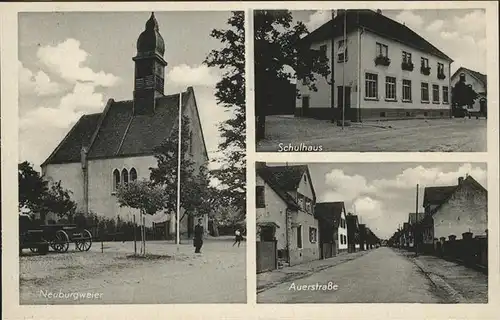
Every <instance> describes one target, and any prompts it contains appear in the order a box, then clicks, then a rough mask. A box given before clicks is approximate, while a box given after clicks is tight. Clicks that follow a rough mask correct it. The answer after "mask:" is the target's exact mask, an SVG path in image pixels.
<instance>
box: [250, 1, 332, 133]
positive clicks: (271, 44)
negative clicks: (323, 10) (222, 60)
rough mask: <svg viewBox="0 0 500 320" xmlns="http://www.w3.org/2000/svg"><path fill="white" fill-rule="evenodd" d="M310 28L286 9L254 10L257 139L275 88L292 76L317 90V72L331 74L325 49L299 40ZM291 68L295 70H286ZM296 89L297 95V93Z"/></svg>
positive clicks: (263, 130)
mask: <svg viewBox="0 0 500 320" xmlns="http://www.w3.org/2000/svg"><path fill="white" fill-rule="evenodd" d="M307 34H309V31H308V30H307V27H306V26H305V25H304V23H303V22H301V21H298V22H296V23H293V18H292V14H291V12H290V11H288V10H256V11H255V13H254V37H255V41H254V51H255V56H254V59H255V108H256V110H255V114H256V116H257V119H256V120H257V121H256V139H257V140H260V139H263V138H264V137H265V117H266V113H267V110H268V109H269V108H272V103H274V102H275V101H276V99H275V96H274V95H275V94H276V93H275V92H273V89H274V88H276V87H277V86H278V85H279V83H280V82H282V81H284V80H285V81H290V80H291V79H293V78H296V79H297V80H301V81H303V83H304V84H306V85H307V87H308V88H309V89H310V90H312V91H317V87H316V84H315V81H316V79H317V76H318V75H319V76H322V77H324V78H326V77H327V76H328V75H329V74H330V68H329V66H328V58H327V57H326V53H325V52H323V51H320V50H313V49H311V48H310V46H309V44H308V43H306V42H304V40H302V39H303V38H304V37H305V36H306V35H307ZM290 68H291V69H292V70H293V72H294V73H295V74H292V73H291V72H289V70H290ZM298 96H299V95H298V92H297V97H298Z"/></svg>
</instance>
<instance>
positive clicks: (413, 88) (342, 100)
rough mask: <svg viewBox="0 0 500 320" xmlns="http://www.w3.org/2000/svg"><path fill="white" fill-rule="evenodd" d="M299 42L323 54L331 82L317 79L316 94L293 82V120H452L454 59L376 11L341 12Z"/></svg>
mask: <svg viewBox="0 0 500 320" xmlns="http://www.w3.org/2000/svg"><path fill="white" fill-rule="evenodd" d="M344 26H345V37H344ZM302 41H303V44H302V45H304V46H306V47H309V48H310V49H312V50H320V51H323V52H325V54H326V56H327V58H328V60H329V64H330V67H331V68H332V69H333V77H330V78H329V79H324V78H320V79H318V80H317V82H316V86H317V89H318V90H317V91H316V92H315V91H311V90H309V89H308V88H307V86H306V84H307V83H304V82H302V81H300V79H299V80H298V81H297V89H298V91H299V93H300V97H299V98H298V99H297V100H296V108H295V115H296V116H303V117H313V118H318V119H328V120H335V119H337V120H338V119H341V117H342V112H343V110H345V113H344V118H345V119H346V120H350V121H364V120H381V119H406V118H415V117H424V118H448V117H450V116H451V104H450V100H451V93H450V92H451V90H450V87H451V85H450V65H451V63H452V62H453V60H452V59H451V58H450V57H448V56H447V55H446V54H444V53H443V52H442V51H440V50H439V49H437V48H436V47H435V46H433V45H432V44H431V43H429V42H428V41H427V40H425V39H424V38H422V37H421V36H420V35H418V34H417V33H415V32H414V31H412V30H411V29H410V28H408V27H407V26H406V25H404V24H401V23H399V22H396V21H394V20H392V19H390V18H388V17H386V16H384V15H383V14H382V12H381V11H380V10H378V11H377V12H375V11H372V10H339V13H338V15H337V16H336V17H335V18H334V19H333V20H330V21H329V22H327V23H326V24H324V25H323V26H321V27H319V28H318V29H316V30H314V31H313V32H311V33H310V34H309V35H308V36H306V37H305V38H304V39H303V40H302ZM332 61H333V63H332ZM331 80H333V84H332V81H331Z"/></svg>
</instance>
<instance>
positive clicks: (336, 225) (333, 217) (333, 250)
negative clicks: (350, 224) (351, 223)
mask: <svg viewBox="0 0 500 320" xmlns="http://www.w3.org/2000/svg"><path fill="white" fill-rule="evenodd" d="M315 215H316V217H317V219H318V221H319V226H320V246H321V258H323V259H326V258H330V257H332V256H335V255H337V253H339V252H347V250H348V246H349V241H348V240H349V239H348V237H347V235H348V231H347V230H348V228H347V216H346V210H345V205H344V202H341V201H337V202H322V203H318V204H316V209H315Z"/></svg>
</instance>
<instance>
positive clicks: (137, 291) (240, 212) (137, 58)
mask: <svg viewBox="0 0 500 320" xmlns="http://www.w3.org/2000/svg"><path fill="white" fill-rule="evenodd" d="M18 21H19V22H18V23H19V46H18V47H19V57H18V59H19V61H18V62H17V63H18V72H19V79H18V80H19V162H18V178H19V295H20V297H19V303H20V304H21V305H31V304H49V305H51V304H169V303H176V304H180V303H246V295H247V289H246V233H247V230H246V167H245V158H246V145H245V138H246V133H245V130H246V127H245V125H246V124H245V69H244V66H245V38H244V34H245V33H244V12H243V11H158V12H150V11H149V12H146V11H144V12H140V11H138V12H21V13H19V15H18ZM181 115H182V116H181Z"/></svg>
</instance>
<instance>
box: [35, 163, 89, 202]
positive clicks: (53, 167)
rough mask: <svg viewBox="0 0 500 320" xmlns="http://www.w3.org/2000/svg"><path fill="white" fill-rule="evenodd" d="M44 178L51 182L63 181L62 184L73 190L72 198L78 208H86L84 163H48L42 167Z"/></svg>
mask: <svg viewBox="0 0 500 320" xmlns="http://www.w3.org/2000/svg"><path fill="white" fill-rule="evenodd" d="M42 175H43V178H44V179H46V180H49V181H51V182H54V183H55V182H58V181H61V186H62V187H63V188H65V189H68V190H70V191H71V193H72V194H71V199H73V201H75V202H76V204H77V210H80V211H81V210H83V209H84V199H83V171H82V165H81V164H80V163H79V162H76V163H63V164H48V165H47V166H45V167H43V168H42Z"/></svg>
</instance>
